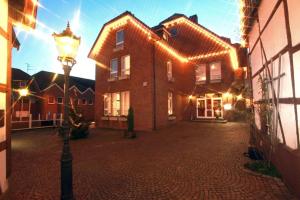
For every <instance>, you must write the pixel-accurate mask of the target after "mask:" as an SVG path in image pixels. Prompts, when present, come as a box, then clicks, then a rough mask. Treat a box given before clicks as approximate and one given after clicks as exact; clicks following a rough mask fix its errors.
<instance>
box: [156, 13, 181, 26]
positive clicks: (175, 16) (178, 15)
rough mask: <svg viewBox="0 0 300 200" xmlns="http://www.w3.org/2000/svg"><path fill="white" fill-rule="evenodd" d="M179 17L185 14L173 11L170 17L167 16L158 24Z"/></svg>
mask: <svg viewBox="0 0 300 200" xmlns="http://www.w3.org/2000/svg"><path fill="white" fill-rule="evenodd" d="M180 17H185V15H184V14H181V13H174V14H173V15H171V16H170V17H168V18H167V19H165V20H163V21H161V22H160V23H159V24H160V25H162V24H164V23H166V22H169V21H172V20H174V19H177V18H180Z"/></svg>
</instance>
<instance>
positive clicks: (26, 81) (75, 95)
mask: <svg viewBox="0 0 300 200" xmlns="http://www.w3.org/2000/svg"><path fill="white" fill-rule="evenodd" d="M12 71H13V76H12V85H13V91H14V92H13V95H12V99H13V106H12V119H14V120H18V119H22V118H25V119H27V120H28V118H29V114H31V115H32V119H35V120H37V119H41V120H51V119H53V118H56V119H59V118H61V117H62V116H61V114H63V97H64V93H63V87H64V79H63V75H62V74H56V73H52V72H47V71H40V72H38V73H36V74H33V75H32V76H30V75H28V74H27V73H25V72H23V71H22V70H20V69H16V68H13V70H12ZM94 84H95V81H94V80H90V79H85V78H79V77H74V76H71V77H70V88H69V90H70V98H71V103H72V104H73V105H75V107H76V109H77V111H79V112H80V113H82V114H83V116H84V118H85V119H86V120H88V121H93V120H94V96H95V95H94ZM21 88H28V89H29V94H30V95H28V96H26V97H20V95H19V93H18V90H19V89H21ZM15 128H18V127H15Z"/></svg>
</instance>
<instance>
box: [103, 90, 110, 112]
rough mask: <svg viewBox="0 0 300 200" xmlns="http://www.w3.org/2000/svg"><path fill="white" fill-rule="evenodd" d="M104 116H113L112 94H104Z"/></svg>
mask: <svg viewBox="0 0 300 200" xmlns="http://www.w3.org/2000/svg"><path fill="white" fill-rule="evenodd" d="M103 97H104V98H103V102H104V116H107V115H111V94H104V96H103Z"/></svg>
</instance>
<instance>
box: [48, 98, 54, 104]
mask: <svg viewBox="0 0 300 200" xmlns="http://www.w3.org/2000/svg"><path fill="white" fill-rule="evenodd" d="M54 103H55V98H54V97H52V96H49V97H48V104H54Z"/></svg>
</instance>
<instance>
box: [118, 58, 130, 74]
mask: <svg viewBox="0 0 300 200" xmlns="http://www.w3.org/2000/svg"><path fill="white" fill-rule="evenodd" d="M126 58H129V64H128V65H129V66H127V65H126ZM130 68H131V58H130V55H126V56H122V57H121V76H120V77H121V78H128V77H129V76H130Z"/></svg>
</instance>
